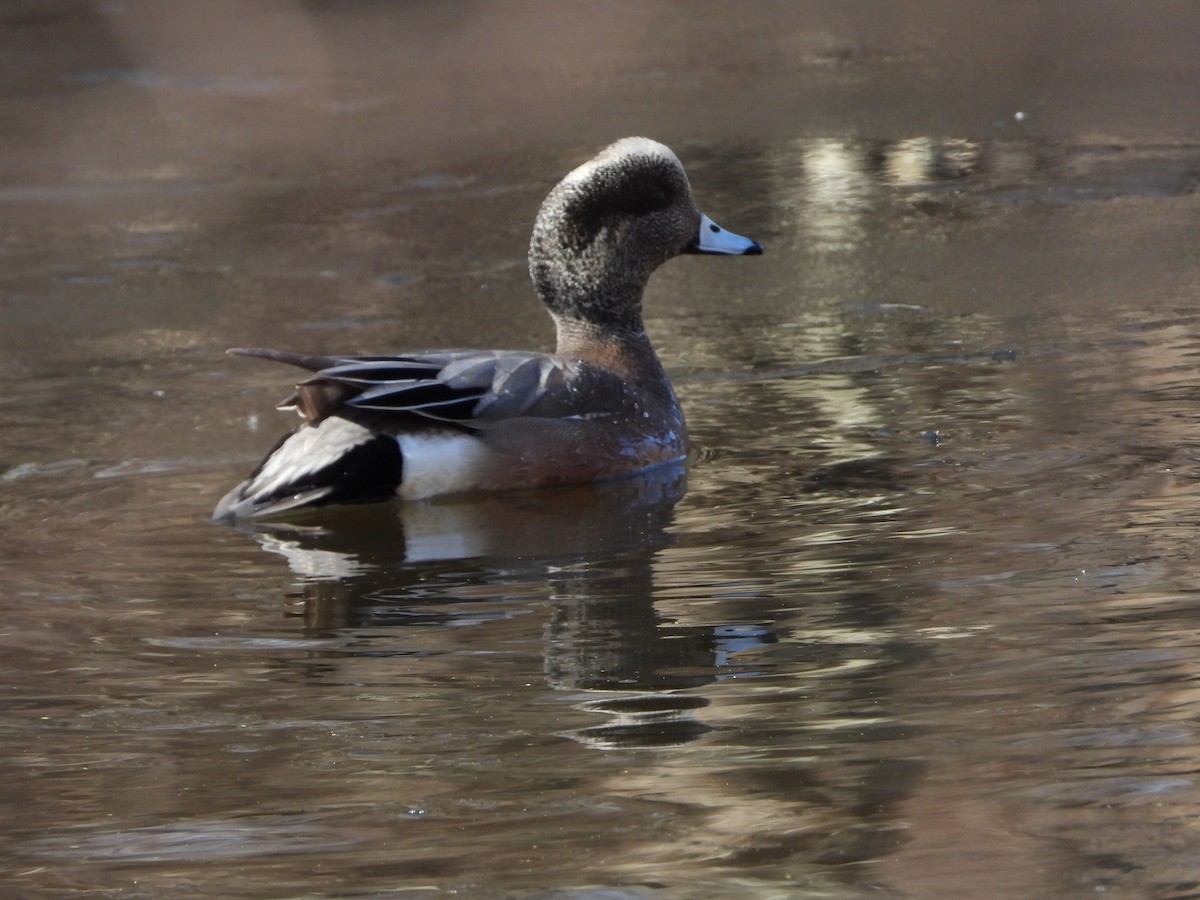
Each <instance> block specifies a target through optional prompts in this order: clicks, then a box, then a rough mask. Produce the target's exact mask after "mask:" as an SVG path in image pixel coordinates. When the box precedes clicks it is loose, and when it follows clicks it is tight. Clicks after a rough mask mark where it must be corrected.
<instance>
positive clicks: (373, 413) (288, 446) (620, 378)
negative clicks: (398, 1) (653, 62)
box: [213, 138, 762, 520]
mask: <svg viewBox="0 0 1200 900" xmlns="http://www.w3.org/2000/svg"><path fill="white" fill-rule="evenodd" d="M681 253H713V254H727V255H750V254H760V253H762V247H761V246H759V245H758V244H757V243H756V242H755V241H752V240H749V239H748V238H744V237H741V236H740V235H736V234H733V233H731V232H729V231H725V230H724V229H722V228H720V227H719V226H718V225H716V224H715V223H714V222H713V221H712V220H711V219H709V218H708V217H707V216H705V215H704V214H703V213H701V212H700V211H699V210H698V209H696V205H695V202H694V201H693V199H692V189H691V185H690V184H689V183H688V178H687V174H686V173H685V172H684V170H683V166H682V165H681V164H680V162H679V159H678V158H677V157H676V156H675V154H674V153H672V152H671V150H670V149H668V148H667V147H665V146H663V145H662V144H659V143H657V142H655V141H651V140H648V139H646V138H625V139H624V140H620V141H617V142H616V143H615V144H612V145H611V146H609V147H607V148H605V149H604V150H602V151H601V152H600V154H599V155H597V156H596V157H595V158H594V159H592V160H590V161H589V162H586V163H584V164H583V165H582V166H580V167H579V168H577V169H575V170H574V171H573V172H571V173H570V174H569V175H567V177H566V178H564V179H563V180H562V181H560V182H559V183H558V185H557V186H556V187H555V188H554V189H553V190H552V191H551V192H550V195H549V196H548V197H547V198H546V200H545V202H543V203H542V207H541V209H540V211H539V212H538V216H537V221H536V223H535V224H534V227H533V238H532V239H531V241H530V244H529V273H530V275H531V276H532V278H533V283H534V286H535V287H536V289H537V293H538V297H539V298H540V299H541V301H542V303H543V304H544V305H545V307H546V309H547V310H548V311H549V312H550V315H551V317H552V318H553V319H554V323H555V325H556V326H557V328H558V348H557V350H556V352H555V353H536V352H529V351H522V350H441V351H433V352H419V353H408V354H403V355H400V356H306V355H303V354H298V353H286V352H280V351H275V350H231V351H229V352H230V353H234V354H238V355H241V356H257V357H261V358H263V359H271V360H276V361H278V362H284V363H290V364H292V365H296V366H299V367H301V368H304V369H308V370H310V371H312V372H314V373H315V374H314V375H313V376H312V377H311V378H308V379H306V380H305V381H302V382H301V383H300V384H299V385H297V386H296V393H295V394H293V395H292V396H291V397H290V398H288V400H286V401H285V402H284V403H282V404H280V407H281V408H284V409H289V408H290V409H295V410H296V411H297V412H298V413H299V414H300V415H301V416H302V417H303V418H304V424H303V425H301V426H300V427H299V428H298V429H297V430H296V431H294V432H293V433H292V434H290V435H287V436H286V437H285V438H283V440H281V441H280V442H279V444H278V445H276V447H275V448H274V449H273V450H272V451H271V452H270V453H269V454H267V457H266V458H265V459H264V460H263V461H262V462H261V463H259V465H258V467H257V468H256V469H255V470H254V471H253V472H251V473H250V476H249V477H248V478H247V479H246V480H245V481H243V482H242V483H241V484H239V485H238V486H237V487H235V488H234V489H233V490H231V491H230V492H229V493H228V494H226V495H225V497H223V498H222V499H221V502H220V503H218V504H217V508H216V510H215V511H214V512H213V518H214V519H217V520H228V519H240V518H248V517H253V516H268V515H273V514H278V513H282V512H285V511H287V510H294V509H297V508H300V507H309V506H321V505H326V504H333V503H363V502H372V501H379V500H386V499H391V498H394V497H397V496H399V497H402V498H405V499H418V498H423V497H430V496H433V495H436V494H444V493H453V492H461V491H475V490H489V491H490V490H504V489H510V488H531V487H541V486H546V485H555V484H578V483H586V482H592V481H600V480H603V479H608V478H614V477H617V476H621V475H626V474H630V473H633V472H637V471H640V470H643V469H646V468H649V467H651V466H655V465H659V464H661V463H666V462H669V461H674V460H679V459H681V458H682V457H683V455H684V453H685V452H686V449H687V428H686V426H685V424H684V419H683V412H682V410H680V408H679V402H678V401H677V400H676V399H675V392H674V391H673V390H672V389H671V383H670V381H669V380H668V379H667V375H666V372H664V371H663V368H662V364H661V363H660V362H659V360H658V356H657V355H656V354H655V352H654V348H653V347H652V346H651V345H650V340H649V339H648V338H647V337H646V333H645V330H644V328H643V325H642V293H643V291H644V290H645V287H646V282H647V281H648V280H649V278H650V273H651V272H653V271H654V270H655V269H656V268H658V267H659V266H660V265H662V264H663V263H664V262H666V261H667V260H668V259H670V258H672V257H673V256H677V255H679V254H681Z"/></svg>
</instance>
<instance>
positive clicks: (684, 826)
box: [0, 3, 1200, 900]
mask: <svg viewBox="0 0 1200 900" xmlns="http://www.w3.org/2000/svg"><path fill="white" fill-rule="evenodd" d="M697 8H700V9H702V11H703V12H704V13H705V15H700V16H695V17H694V18H693V19H691V20H690V21H687V22H681V21H679V20H678V18H677V17H676V15H675V13H673V12H672V10H673V9H674V7H673V6H670V5H667V6H662V7H659V6H656V5H654V4H637V5H633V6H629V7H625V6H622V7H620V9H621V11H622V12H623V13H624V14H625V15H627V16H633V17H634V19H633V20H632V21H634V22H636V23H637V24H638V25H639V26H640V27H641V29H642V31H641V32H639V33H644V34H645V35H646V36H647V37H645V38H644V39H642V40H641V41H634V42H632V43H629V42H628V41H624V40H618V37H620V36H621V35H623V34H624V31H623V30H622V29H623V27H624V26H622V27H618V24H617V23H616V22H615V21H613V20H614V19H616V17H615V16H610V15H607V14H606V15H603V16H593V17H591V18H586V17H583V18H581V19H580V20H579V21H575V20H572V19H570V18H569V17H568V18H563V17H561V16H560V17H557V18H555V17H552V18H551V19H550V20H549V21H546V20H545V19H543V18H540V16H541V13H539V8H538V7H536V6H533V5H530V6H525V5H518V6H517V7H514V8H513V9H514V12H513V13H512V15H511V16H498V15H496V14H494V13H490V12H488V11H486V10H480V9H476V8H474V7H471V6H469V5H462V6H456V5H453V4H450V5H439V6H438V7H436V8H424V7H420V6H413V7H408V6H403V7H396V8H394V9H393V8H390V7H389V8H386V9H385V8H383V7H377V6H375V5H372V4H359V3H348V4H338V5H330V6H328V7H326V8H321V9H316V8H313V9H304V8H301V7H298V6H290V5H286V4H280V5H279V6H278V8H277V9H275V10H274V17H273V18H272V17H270V16H267V17H262V16H259V15H257V14H256V15H254V16H247V17H246V18H245V19H244V20H239V22H238V23H237V27H236V28H234V27H233V26H231V25H230V24H229V21H228V20H227V19H222V15H223V14H222V13H221V12H220V11H219V8H218V6H213V7H212V9H213V10H217V11H216V12H212V13H205V14H204V15H205V16H211V17H213V18H212V20H211V21H209V20H208V19H206V20H205V21H206V22H207V24H208V25H209V26H212V27H216V28H217V30H216V31H215V32H213V34H214V37H213V38H211V39H209V38H203V39H202V38H196V37H194V35H195V34H196V33H197V32H196V31H195V29H194V28H193V27H192V25H193V24H194V23H192V22H191V20H178V19H177V18H175V14H173V13H161V14H155V15H152V14H151V13H150V12H149V11H148V10H147V9H144V8H142V7H141V6H140V5H137V4H110V5H109V6H108V7H106V8H105V9H104V10H101V11H99V12H87V11H86V10H84V9H82V8H76V7H74V6H71V5H70V4H65V3H64V4H61V5H58V6H53V7H47V8H45V9H46V10H48V11H44V10H43V11H33V9H32V7H30V8H29V9H28V10H25V12H23V13H22V12H20V11H19V10H18V11H16V12H14V11H10V12H6V13H5V16H6V22H5V31H4V33H5V34H6V35H7V37H5V38H4V40H5V41H6V44H5V46H6V47H7V48H8V49H7V50H6V54H4V55H0V60H4V62H3V65H4V66H6V67H8V68H9V69H11V70H12V71H11V72H10V73H9V74H10V75H11V76H12V77H11V78H9V79H8V80H7V81H6V82H5V83H6V84H7V87H6V88H4V89H3V90H2V91H0V103H2V104H3V105H4V109H5V110H6V113H7V116H8V120H9V121H10V122H12V123H15V124H14V127H13V128H12V129H10V132H11V133H10V136H9V137H5V138H3V140H4V142H5V143H4V146H5V149H6V152H5V155H4V158H5V159H6V160H7V162H6V164H5V168H4V178H3V183H2V184H0V218H2V220H3V222H4V224H3V225H2V226H0V239H2V244H0V252H2V253H3V256H4V259H5V266H4V273H3V275H2V276H0V283H2V284H3V286H4V291H3V296H2V299H0V317H2V321H3V323H4V327H3V329H2V330H0V372H3V374H4V376H5V392H4V395H3V397H2V398H0V421H2V422H3V434H4V439H3V443H2V444H0V536H2V538H3V546H4V553H3V556H0V573H2V574H0V577H2V582H0V583H2V586H3V597H4V608H5V617H4V625H3V626H2V627H0V646H3V655H2V657H0V659H2V662H0V666H2V667H3V670H4V681H3V683H4V696H5V701H6V702H5V703H4V712H3V714H2V716H0V729H2V732H0V734H2V737H0V741H2V744H3V748H4V752H3V754H0V783H3V785H4V787H3V797H4V802H3V803H2V804H0V836H2V846H3V848H4V849H3V852H2V853H0V883H3V884H4V885H5V889H4V893H5V894H6V895H9V896H19V897H60V896H72V895H96V896H125V897H161V896H219V897H234V896H236V897H300V896H303V897H360V896H367V897H375V896H387V897H391V896H399V897H432V896H441V895H443V894H454V895H458V896H483V897H493V896H512V897H525V896H529V897H554V898H568V897H569V898H589V900H593V898H594V900H599V898H604V900H608V898H621V900H626V898H639V900H640V898H645V897H671V898H675V897H682V898H711V897H739V898H740V897H756V898H757V897H762V898H774V897H791V896H806V897H807V896H812V897H862V896H891V897H956V896H970V897H1048V896H1053V897H1084V896H1087V897H1092V896H1107V897H1148V896H1149V897H1179V898H1182V897H1194V896H1200V863H1197V860H1198V859H1200V830H1198V828H1197V821H1198V820H1197V813H1196V810H1197V809H1198V808H1200V781H1198V778H1197V775H1196V763H1195V757H1196V751H1197V745H1198V744H1200V726H1198V725H1197V722H1198V721H1200V708H1198V706H1197V704H1198V703H1200V698H1198V697H1197V694H1196V690H1195V681H1196V676H1197V673H1196V664H1195V660H1196V658H1197V647H1198V644H1200V639H1198V638H1197V636H1196V635H1197V629H1196V623H1197V621H1198V617H1200V594H1198V593H1197V591H1198V588H1200V584H1198V583H1197V578H1196V576H1195V571H1196V565H1195V564H1196V561H1197V556H1196V550H1195V544H1196V542H1195V539H1194V538H1195V528H1196V525H1197V520H1198V518H1200V513H1197V512H1196V509H1197V499H1198V498H1197V492H1198V490H1200V488H1198V487H1197V484H1196V482H1197V479H1198V478H1200V457H1198V456H1197V454H1196V451H1195V449H1194V447H1193V435H1194V434H1195V431H1196V427H1197V409H1198V408H1200V403H1198V401H1200V379H1198V377H1197V374H1196V359H1197V355H1198V352H1200V337H1198V335H1200V300H1198V295H1197V293H1196V286H1197V285H1198V284H1200V256H1198V255H1197V253H1196V250H1195V227H1196V221H1197V212H1198V208H1197V202H1198V201H1197V186H1198V184H1200V177H1198V175H1197V173H1198V172H1200V129H1197V124H1198V123H1197V120H1196V116H1195V112H1196V106H1195V102H1194V99H1192V98H1193V96H1194V84H1195V83H1196V82H1195V76H1196V75H1197V74H1200V73H1197V72H1196V71H1195V63H1194V60H1193V59H1192V56H1191V54H1190V49H1189V48H1190V47H1191V46H1192V45H1191V44H1190V43H1188V42H1187V41H1186V40H1184V38H1183V37H1182V36H1181V35H1184V34H1186V33H1187V31H1188V29H1189V28H1192V27H1193V26H1194V25H1195V24H1196V19H1197V16H1196V14H1195V13H1194V12H1192V11H1191V7H1177V8H1175V7H1173V9H1174V14H1173V16H1172V17H1165V16H1164V17H1163V18H1162V20H1161V21H1160V20H1156V21H1154V22H1150V21H1146V20H1144V19H1141V18H1138V17H1136V16H1131V15H1125V16H1124V17H1122V16H1116V18H1115V19H1114V20H1113V21H1111V22H1110V21H1108V20H1107V19H1106V20H1105V21H1104V22H1088V23H1087V24H1088V25H1089V29H1090V30H1088V31H1086V33H1084V34H1083V36H1079V35H1078V34H1077V32H1078V29H1079V26H1080V22H1078V21H1074V20H1072V19H1071V18H1070V17H1069V16H1051V15H1049V14H1047V13H1045V12H1044V11H1043V12H1040V13H1039V12H1037V11H1036V10H1034V8H1033V7H1029V8H1025V7H1022V6H1020V5H1017V6H1015V7H1011V8H1010V7H1006V9H1008V10H1009V13H1008V15H1007V16H1001V15H1000V14H999V13H975V14H972V15H971V16H960V15H958V14H957V13H953V12H952V11H951V10H950V9H949V8H944V7H940V6H939V5H938V4H924V3H920V4H914V5H913V6H912V7H911V10H910V12H911V13H912V16H911V20H910V17H901V18H902V19H903V21H901V20H900V19H894V18H892V17H890V16H884V17H883V19H886V20H888V21H876V19H878V18H879V14H878V13H877V12H874V11H873V10H874V7H871V8H870V9H866V8H864V9H863V10H858V9H857V8H856V7H853V6H852V5H851V6H847V7H846V11H843V12H839V13H837V14H833V13H830V12H828V11H824V12H821V11H819V10H817V11H814V10H808V9H801V8H800V7H794V6H792V5H784V6H778V7H777V6H771V5H770V4H765V5H764V6H763V7H762V9H761V11H760V14H759V16H760V17H758V18H756V17H747V16H743V15H740V14H739V15H736V16H733V15H732V14H731V13H724V14H723V13H722V12H721V10H720V8H719V7H717V6H709V5H703V4H701V5H699V6H698V7H697ZM41 9H42V8H41V7H39V10H41ZM580 15H581V16H582V14H580ZM510 19H511V20H510ZM625 21H626V24H628V21H630V20H628V19H626V20H625ZM185 26H186V27H185ZM535 26H536V27H535ZM539 28H540V29H550V30H553V31H555V32H556V34H557V35H558V37H559V38H560V40H559V41H558V42H552V43H553V46H541V45H540V44H539V43H538V42H536V41H533V43H532V44H531V43H530V41H531V40H532V39H531V38H530V35H531V34H535V33H540V32H538V30H537V29H539ZM222 29H224V30H222ZM531 29H532V30H531ZM1056 29H1058V30H1059V32H1061V33H1063V34H1070V35H1074V37H1073V38H1072V39H1071V40H1070V41H1066V42H1063V41H1055V40H1051V37H1053V35H1054V34H1056V33H1059V32H1056ZM1193 30H1194V29H1193ZM205 33H207V32H205ZM222 34H224V35H226V36H229V35H233V34H236V35H237V36H239V40H237V41H232V40H226V41H222V40H220V39H218V38H219V37H220V36H221V35H222ZM1030 34H1034V35H1037V36H1038V40H1037V41H1034V42H1033V44H1032V45H1031V44H1030V43H1029V42H1028V41H1017V42H1014V40H1013V38H1014V36H1016V37H1020V36H1022V35H1025V36H1028V35H1030ZM31 35H32V36H33V37H36V38H38V41H36V42H29V41H28V38H29V37H30V36H31ZM181 35H193V37H192V38H190V39H188V40H183V39H182V38H181ZM281 35H283V36H286V37H287V38H288V40H286V41H283V40H277V38H279V37H280V36H281ZM652 36H653V37H654V38H655V39H652ZM1031 46H1032V49H1031ZM264 47H269V48H273V49H272V52H270V53H268V52H266V51H265V50H264V49H263V48H264ZM256 48H257V49H256ZM481 48H491V49H490V50H489V51H488V52H482V50H481ZM1014 48H1022V49H1020V50H1019V51H1018V50H1017V49H1014ZM1039 48H1040V49H1039ZM399 51H403V52H399ZM967 60H969V61H970V62H969V64H968V62H967ZM1051 63H1053V65H1052V66H1051ZM1046 66H1051V67H1050V69H1047V68H1045V67H1046ZM1045 71H1053V72H1054V73H1055V77H1053V78H1049V77H1048V76H1047V77H1046V78H1045V79H1044V80H1039V76H1038V75H1037V73H1038V72H1043V73H1044V72H1045ZM418 75H419V76H421V77H420V78H418V77H417V76H418ZM501 76H503V77H501ZM405 79H408V80H407V81H406V80H405ZM410 82H411V83H413V84H415V85H416V87H415V88H414V89H413V90H411V91H406V92H398V91H397V89H396V84H397V83H404V84H408V83H410ZM618 101H619V102H618ZM802 102H803V103H805V104H808V107H809V108H806V109H804V110H802V111H801V110H799V109H798V107H797V104H800V103H802ZM1016 112H1022V113H1023V115H1022V116H1020V117H1016V116H1015V115H1014V114H1015V113H1016ZM413 122H420V123H421V125H422V127H421V128H418V129H413V128H412V127H411V123H413ZM218 126H219V127H218ZM636 132H649V133H651V134H652V135H653V136H655V137H658V138H660V139H663V140H666V141H667V142H669V143H670V144H672V145H673V146H674V147H675V148H676V149H677V150H678V151H679V154H680V156H681V157H682V158H683V160H684V162H685V164H686V165H687V166H688V167H689V170H690V171H691V173H692V176H693V182H694V184H695V188H696V192H697V195H698V197H699V199H700V201H701V205H702V207H703V208H704V209H705V210H706V211H708V212H709V213H710V214H711V215H713V216H714V218H716V219H717V220H718V221H719V222H721V223H722V224H724V225H727V226H728V227H730V228H732V229H734V230H736V231H738V232H740V233H743V234H747V235H751V236H753V237H755V238H757V239H759V240H761V241H762V242H763V243H764V245H765V246H766V249H767V255H765V256H763V257H761V258H757V259H721V260H713V259H681V260H677V261H674V262H672V263H670V264H669V265H668V266H666V267H665V268H664V269H663V270H662V271H661V272H660V273H659V274H658V275H657V276H656V278H655V280H654V281H653V283H652V285H651V290H650V293H649V296H648V298H647V310H648V316H649V317H648V327H649V329H650V330H651V333H652V336H653V337H654V338H655V340H656V342H657V344H658V346H659V348H660V352H661V355H662V356H663V358H664V360H665V362H666V363H667V366H668V368H669V370H670V371H671V372H672V374H673V375H674V377H675V380H676V384H677V388H678V391H679V393H680V395H681V398H682V401H683V403H684V406H685V409H686V411H687V414H688V418H689V423H690V426H691V430H692V434H693V438H694V442H695V445H696V446H695V448H694V453H693V459H692V460H691V461H690V463H689V465H688V466H687V467H686V469H678V470H677V469H668V470H664V471H659V472H656V473H653V474H652V475H648V476H646V477H644V478H640V479H633V480H630V481H627V482H621V483H617V484H611V485H603V486H592V487H583V488H575V489H569V490H561V491H547V492H533V493H522V494H514V495H509V496H503V497H494V498H489V499H484V500H465V501H464V500H447V501H441V502H433V503H423V504H412V505H409V506H397V507H389V506H382V507H371V508H360V509H351V510H344V511H340V512H330V513H328V514H325V515H322V516H318V517H315V518H313V519H309V520H303V521H297V522H295V523H289V524H287V525H278V526H271V527H265V526H264V527H259V528H247V529H244V530H238V529H233V528H226V527H217V526H213V525H211V524H209V523H208V522H207V521H206V516H207V514H208V512H209V511H210V509H211V507H212V505H213V503H215V501H216V499H217V498H218V497H219V496H220V495H221V494H222V493H223V491H224V490H225V489H227V488H228V487H229V486H230V485H231V484H232V483H233V482H234V481H236V480H237V479H238V478H240V477H241V476H242V475H243V474H244V473H245V471H246V470H248V468H249V467H250V466H251V465H252V464H253V463H254V462H255V461H256V458H257V456H258V455H259V454H261V453H262V452H263V451H264V450H265V449H266V448H267V447H268V446H269V445H270V444H271V443H272V442H273V441H274V440H275V438H276V437H277V436H278V434H279V433H280V432H281V431H282V430H283V429H284V428H286V427H289V425H290V423H289V421H288V419H287V418H285V417H283V416H282V415H281V414H277V413H275V412H273V411H272V409H271V404H272V403H273V402H274V401H276V400H278V399H281V398H282V397H283V396H284V395H285V394H286V393H287V388H288V385H287V378H288V375H287V373H285V372H284V371H283V370H280V369H276V368H272V367H270V366H262V365H258V364H256V363H253V362H249V361H246V360H238V359H230V358H227V357H225V356H223V355H222V350H223V349H224V348H225V347H227V346H233V345H268V346H272V345H273V346H280V347H287V348H295V349H303V350H313V351H333V350H361V351H378V350H384V349H388V348H403V347H410V348H413V347H429V346H445V345H489V344H494V345H498V346H512V347H544V346H546V343H547V341H548V340H549V327H548V322H547V320H546V319H545V316H544V314H543V313H542V312H541V311H540V310H538V309H537V307H536V304H535V303H534V302H533V301H532V300H531V296H530V291H529V288H528V284H527V276H526V274H525V272H524V261H523V255H524V250H525V244H526V242H527V239H528V230H529V227H530V223H531V222H532V217H533V214H534V212H535V210H536V208H537V205H538V203H539V202H540V200H541V198H542V196H544V194H545V192H546V190H547V189H548V188H549V186H550V185H551V184H552V183H553V181H554V180H555V179H556V178H557V177H558V176H559V175H561V174H562V173H564V172H565V171H567V169H569V168H570V167H571V166H572V165H574V164H576V163H578V162H579V161H581V160H582V159H583V158H585V157H587V156H588V155H590V153H592V152H594V151H595V150H596V149H598V148H599V147H600V146H602V145H603V144H604V143H606V142H607V141H609V140H611V139H613V138H615V137H618V136H621V135H623V134H626V133H636Z"/></svg>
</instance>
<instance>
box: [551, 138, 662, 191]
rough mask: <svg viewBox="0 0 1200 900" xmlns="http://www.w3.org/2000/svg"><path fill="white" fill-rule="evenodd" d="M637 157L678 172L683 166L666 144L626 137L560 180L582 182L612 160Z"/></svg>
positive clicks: (563, 181) (565, 182) (570, 182)
mask: <svg viewBox="0 0 1200 900" xmlns="http://www.w3.org/2000/svg"><path fill="white" fill-rule="evenodd" d="M638 157H640V158H642V159H661V160H665V161H667V162H669V163H670V164H671V165H673V166H676V167H677V168H679V169H680V170H682V169H683V164H682V163H680V161H679V157H678V156H676V155H675V154H674V152H673V151H672V150H671V148H670V147H668V146H667V145H666V144H660V143H659V142H658V141H652V140H650V138H644V137H627V138H622V139H621V140H619V141H617V142H616V143H613V144H609V145H608V146H607V147H605V148H604V149H603V150H601V151H600V152H599V153H597V154H596V156H594V157H593V158H592V159H589V160H588V161H587V162H585V163H584V164H583V165H582V166H580V167H579V168H577V169H574V170H572V171H571V172H569V173H568V174H567V176H566V177H565V178H564V179H563V180H562V183H563V184H572V183H575V182H579V181H584V180H586V179H587V178H588V177H589V176H590V175H591V174H592V172H594V171H596V169H598V168H600V167H601V166H605V165H607V164H609V163H610V162H612V161H613V160H617V159H636V158H638Z"/></svg>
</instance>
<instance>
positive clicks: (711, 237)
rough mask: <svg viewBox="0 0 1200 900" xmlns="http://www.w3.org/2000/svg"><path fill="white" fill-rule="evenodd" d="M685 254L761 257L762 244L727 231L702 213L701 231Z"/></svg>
mask: <svg viewBox="0 0 1200 900" xmlns="http://www.w3.org/2000/svg"><path fill="white" fill-rule="evenodd" d="M683 252H684V253H716V254H723V255H725V256H761V255H762V252H763V248H762V244H760V243H759V242H758V241H752V240H750V238H748V237H742V236H741V235H740V234H734V233H733V232H732V231H726V230H725V229H724V228H722V227H721V226H720V225H718V224H717V223H716V222H714V221H713V220H712V219H710V218H709V217H708V216H706V215H705V214H704V213H700V230H699V231H698V232H697V233H696V236H695V237H694V238H692V239H691V240H690V241H689V242H688V244H687V246H686V247H684V248H683Z"/></svg>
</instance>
